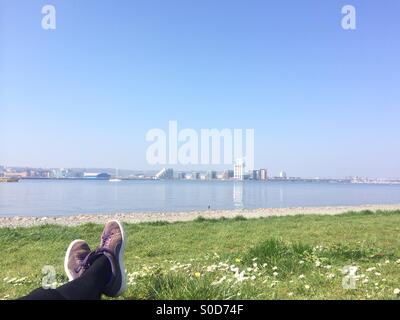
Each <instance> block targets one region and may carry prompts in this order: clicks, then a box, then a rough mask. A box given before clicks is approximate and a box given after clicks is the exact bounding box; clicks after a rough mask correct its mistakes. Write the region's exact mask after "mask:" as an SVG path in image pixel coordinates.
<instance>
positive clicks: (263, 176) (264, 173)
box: [260, 169, 268, 180]
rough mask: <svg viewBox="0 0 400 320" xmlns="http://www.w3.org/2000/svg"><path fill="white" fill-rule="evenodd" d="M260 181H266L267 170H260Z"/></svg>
mask: <svg viewBox="0 0 400 320" xmlns="http://www.w3.org/2000/svg"><path fill="white" fill-rule="evenodd" d="M260 180H268V171H267V169H260Z"/></svg>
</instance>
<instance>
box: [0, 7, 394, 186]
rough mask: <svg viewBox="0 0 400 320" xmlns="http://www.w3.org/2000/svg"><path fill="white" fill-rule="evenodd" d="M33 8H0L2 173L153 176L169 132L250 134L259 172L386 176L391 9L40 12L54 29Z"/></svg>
mask: <svg viewBox="0 0 400 320" xmlns="http://www.w3.org/2000/svg"><path fill="white" fill-rule="evenodd" d="M45 4H47V3H46V2H45V1H38V0H33V1H21V0H15V1H1V2H0V117H1V125H0V164H2V165H6V166H28V167H45V168H63V167H65V168H119V169H131V170H160V169H161V168H162V167H163V166H161V165H156V166H151V165H149V164H148V162H147V161H146V149H147V148H148V146H149V143H148V142H147V141H146V134H147V133H148V131H149V130H151V129H153V128H162V129H164V130H167V129H168V123H169V121H171V120H177V121H178V123H179V126H180V129H185V128H191V129H194V130H197V131H199V130H201V129H202V128H209V129H213V128H216V129H218V130H222V129H224V128H229V129H236V128H237V129H247V128H249V129H254V134H255V163H254V167H255V168H266V169H268V174H271V175H277V176H278V175H279V173H280V172H281V171H285V172H286V173H287V175H288V176H298V177H328V178H342V177H346V176H361V177H371V178H399V177H400V166H399V164H400V148H399V141H400V130H399V129H398V123H399V119H400V108H399V102H400V90H398V85H399V81H398V75H399V73H400V59H398V57H399V56H400V40H399V37H398V30H399V29H400V20H399V19H398V12H400V2H399V1H396V0H388V1H385V2H381V1H377V0H371V1H361V0H352V1H347V2H344V1H341V0H332V1H324V2H321V1H317V0H304V1H289V0H284V1H279V2H276V1H264V0H251V1H235V2H232V1H228V0H221V1H218V2H215V1H212V0H204V1H197V2H196V1H190V2H188V1H183V0H170V1H161V0H156V1H152V2H143V1H140V2H139V1H121V0H120V1H113V2H104V3H102V2H98V1H94V0H87V1H84V2H83V1H59V0H54V1H51V4H52V5H54V6H55V8H56V12H57V25H56V29H55V30H44V29H43V28H42V26H41V19H42V17H43V15H42V13H41V8H42V6H43V5H45ZM346 4H351V5H353V6H354V7H355V8H356V12H357V29H356V30H344V29H343V28H342V25H341V18H342V16H343V15H342V12H341V9H342V7H343V6H344V5H346ZM171 167H172V168H173V169H174V170H182V171H190V170H198V171H200V170H204V171H207V170H211V169H212V170H224V169H228V168H229V169H230V168H231V167H230V166H226V165H225V166H222V165H221V166H214V165H208V166H171Z"/></svg>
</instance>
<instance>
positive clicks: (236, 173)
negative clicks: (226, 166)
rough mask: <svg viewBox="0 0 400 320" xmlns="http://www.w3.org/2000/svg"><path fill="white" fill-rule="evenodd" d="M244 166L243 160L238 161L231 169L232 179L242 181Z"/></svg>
mask: <svg viewBox="0 0 400 320" xmlns="http://www.w3.org/2000/svg"><path fill="white" fill-rule="evenodd" d="M245 168H246V164H245V162H244V161H243V159H238V160H236V162H235V165H234V167H233V178H234V179H235V180H244V174H245Z"/></svg>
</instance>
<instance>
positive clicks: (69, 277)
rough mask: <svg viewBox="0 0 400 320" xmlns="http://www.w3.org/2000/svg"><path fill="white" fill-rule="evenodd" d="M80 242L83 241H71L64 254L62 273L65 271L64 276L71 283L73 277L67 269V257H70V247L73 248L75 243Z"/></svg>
mask: <svg viewBox="0 0 400 320" xmlns="http://www.w3.org/2000/svg"><path fill="white" fill-rule="evenodd" d="M82 241H83V240H74V241H72V242H71V243H70V244H69V246H68V249H67V252H66V253H65V258H64V271H65V273H66V275H67V277H68V280H69V281H70V282H71V281H72V280H74V277H73V275H72V274H71V272H70V271H69V268H68V260H69V255H70V253H71V250H72V247H73V246H74V245H75V244H76V243H78V242H82Z"/></svg>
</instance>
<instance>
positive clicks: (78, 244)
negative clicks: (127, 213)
mask: <svg viewBox="0 0 400 320" xmlns="http://www.w3.org/2000/svg"><path fill="white" fill-rule="evenodd" d="M124 251H125V236H124V229H123V226H122V224H120V223H119V222H118V221H116V220H113V221H109V222H108V223H106V225H105V226H104V230H103V233H102V235H101V241H100V245H99V247H98V248H97V249H96V250H95V251H90V248H89V246H88V244H87V243H86V242H85V241H83V240H74V241H73V242H71V244H70V246H69V247H68V249H67V252H66V256H65V260H64V268H65V272H66V274H67V276H68V278H69V280H70V281H71V282H69V283H67V284H65V285H63V286H61V287H59V288H57V289H49V290H45V289H43V288H41V289H40V288H39V289H36V290H34V291H33V292H31V293H30V294H29V295H27V296H25V297H22V298H20V300H96V299H100V298H101V295H102V294H105V295H107V296H109V297H117V296H120V295H121V294H122V293H123V292H124V291H125V289H126V274H125V266H124Z"/></svg>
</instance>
